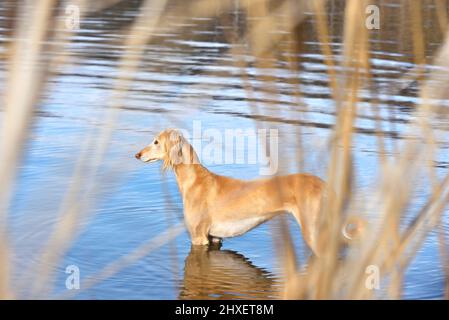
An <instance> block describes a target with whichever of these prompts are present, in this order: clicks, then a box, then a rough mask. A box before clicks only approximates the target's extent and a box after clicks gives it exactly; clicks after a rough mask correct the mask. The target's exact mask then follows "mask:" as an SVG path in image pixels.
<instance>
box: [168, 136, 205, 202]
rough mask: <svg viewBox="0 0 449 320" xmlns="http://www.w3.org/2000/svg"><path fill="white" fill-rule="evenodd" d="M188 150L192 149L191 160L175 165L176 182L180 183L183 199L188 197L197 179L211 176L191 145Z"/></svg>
mask: <svg viewBox="0 0 449 320" xmlns="http://www.w3.org/2000/svg"><path fill="white" fill-rule="evenodd" d="M186 148H189V149H190V151H189V152H190V154H189V159H188V160H187V159H184V160H185V161H182V162H181V163H179V164H174V165H173V171H174V173H175V176H176V182H177V183H178V187H179V190H180V191H181V193H182V195H183V198H184V197H185V196H186V195H187V193H188V192H189V190H190V188H191V187H193V185H194V181H195V180H196V179H197V178H199V177H204V176H206V175H209V174H210V171H209V170H207V168H205V167H204V166H203V165H202V164H201V163H200V161H199V159H198V155H197V154H196V152H195V150H194V149H193V147H192V146H191V145H190V144H189V145H188V146H186Z"/></svg>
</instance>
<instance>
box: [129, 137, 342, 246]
mask: <svg viewBox="0 0 449 320" xmlns="http://www.w3.org/2000/svg"><path fill="white" fill-rule="evenodd" d="M135 156H136V158H137V159H140V160H142V161H144V162H153V161H157V160H162V161H163V167H164V168H165V169H168V168H171V169H173V170H174V172H175V175H176V180H177V182H178V186H179V190H180V192H181V194H182V200H183V204H184V217H185V222H186V225H187V229H188V231H189V233H190V235H191V239H192V244H193V245H207V244H209V241H210V240H212V241H214V242H215V241H220V239H221V238H227V237H234V236H238V235H241V234H244V233H245V232H247V231H249V230H251V229H253V228H254V227H256V226H258V225H260V224H261V223H263V222H265V221H267V220H269V219H271V218H273V217H274V216H276V215H278V214H281V213H284V212H291V213H292V214H293V216H294V217H295V219H296V221H297V222H298V223H299V225H300V226H301V230H302V233H303V238H304V240H305V242H306V243H307V245H308V246H309V247H310V249H312V251H313V252H314V253H315V254H318V253H319V252H320V251H321V250H320V247H319V244H318V229H319V227H320V223H319V219H320V213H321V211H322V210H321V209H322V204H323V200H324V198H325V197H326V196H327V194H328V188H327V187H326V183H325V182H324V181H323V180H321V179H320V178H318V177H316V176H312V175H309V174H291V175H287V176H276V177H272V178H268V179H258V180H252V181H243V180H238V179H234V178H229V177H225V176H220V175H217V174H214V173H212V172H210V171H209V170H207V169H206V168H205V167H204V166H202V165H201V164H200V162H199V160H198V156H197V154H196V153H195V151H194V150H193V147H192V146H191V145H190V144H189V143H188V141H187V140H186V139H185V138H184V137H183V135H182V134H181V133H180V132H179V131H178V130H175V129H167V130H164V131H162V132H161V133H160V134H159V135H157V137H156V138H155V139H154V140H153V142H152V143H151V144H150V145H148V146H147V147H145V148H144V149H142V150H141V151H140V152H138V153H137V154H136V155H135ZM345 236H346V237H348V235H347V234H345Z"/></svg>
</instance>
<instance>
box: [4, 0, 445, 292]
mask: <svg viewBox="0 0 449 320" xmlns="http://www.w3.org/2000/svg"><path fill="white" fill-rule="evenodd" d="M7 5H8V1H7V2H5V3H2V4H0V16H2V18H3V19H5V20H7V19H12V18H11V17H8V16H4V12H6V11H5V8H6V7H7ZM173 5H179V4H177V3H175V4H173ZM2 12H3V13H2ZM136 13H137V2H136V1H131V2H129V4H127V5H126V4H124V5H122V6H120V7H118V8H115V9H114V8H112V9H109V11H108V14H104V15H101V14H100V15H96V16H90V17H87V18H86V20H85V21H83V22H82V27H81V30H80V32H79V33H78V34H76V35H75V39H74V42H73V43H72V44H70V46H71V47H70V49H69V51H70V52H71V56H72V57H73V59H74V60H73V64H71V65H62V66H60V68H59V71H58V74H57V75H55V76H54V77H53V78H52V79H51V84H50V86H49V87H48V90H47V92H46V93H45V96H44V99H43V100H42V102H41V104H40V106H39V111H38V112H37V113H36V116H35V118H34V119H35V121H34V123H33V126H32V130H31V133H30V137H29V141H28V143H27V146H26V150H25V152H24V155H23V161H22V163H21V164H20V167H19V170H18V172H19V177H18V182H17V184H16V187H15V191H14V198H13V201H12V203H11V207H10V216H9V228H10V242H11V246H12V248H13V255H14V275H13V288H14V289H15V290H16V292H17V294H18V295H19V296H23V297H25V298H28V297H32V295H30V291H29V289H30V287H29V286H30V283H32V281H33V279H37V278H39V277H40V274H39V272H38V271H36V269H35V267H36V266H37V265H38V263H40V262H42V261H41V260H40V259H41V257H40V248H42V246H43V245H45V243H46V241H47V240H48V238H49V236H50V234H51V232H52V230H53V227H54V226H55V223H56V222H57V221H58V220H59V219H60V217H59V213H58V212H59V210H60V208H61V202H62V201H63V200H64V196H65V194H66V192H67V190H68V187H69V181H71V179H72V176H73V170H74V167H75V166H76V164H77V161H78V159H79V156H80V155H81V154H82V153H83V148H84V142H86V141H88V140H89V139H90V138H91V137H94V138H96V137H98V135H99V134H100V132H102V130H103V129H104V128H105V126H107V122H106V114H107V105H108V104H107V101H108V99H109V98H110V96H111V91H112V86H113V83H114V76H116V74H117V63H118V62H117V57H118V56H120V53H122V51H123V47H122V46H121V45H120V42H121V40H123V37H124V35H125V33H124V32H123V28H122V27H123V26H122V25H121V24H120V23H119V21H121V20H119V19H118V18H120V17H121V18H123V21H125V22H126V21H131V20H132V19H133V18H134V17H135V16H136ZM333 14H334V15H335V19H336V21H338V19H339V18H341V12H339V11H338V10H337V11H336V12H334V13H333ZM198 18H200V17H195V18H191V19H189V20H188V21H189V24H188V26H186V27H185V28H181V29H179V28H177V29H173V30H159V33H158V35H157V36H156V38H155V40H154V41H153V42H151V43H149V44H148V45H147V46H146V51H145V54H144V58H143V61H142V64H141V66H140V67H139V70H138V72H137V74H136V79H135V82H134V83H133V85H132V88H131V90H129V92H128V94H127V97H126V99H125V100H124V103H123V105H120V106H119V117H118V120H117V122H116V123H115V125H114V130H113V134H112V137H111V139H110V140H109V141H108V144H107V150H106V153H105V156H104V158H103V159H102V161H101V166H100V167H99V169H98V172H96V173H95V174H94V176H95V177H96V183H95V184H94V185H92V186H89V185H85V186H83V188H85V194H83V196H82V199H80V200H91V202H90V206H89V207H88V210H87V215H85V216H83V217H81V218H80V229H79V230H78V232H77V233H76V238H75V239H74V241H73V242H72V244H71V245H70V247H69V248H68V250H67V252H66V253H65V254H64V255H63V257H62V258H61V259H60V260H58V262H57V263H56V267H55V268H54V269H52V271H53V274H52V277H53V278H54V281H53V282H52V283H51V284H50V283H48V284H46V285H48V287H49V290H50V292H51V296H54V297H61V296H62V297H63V296H64V295H65V294H67V290H66V287H65V279H66V277H67V274H66V273H65V269H66V267H67V266H69V265H76V266H78V267H79V269H80V272H81V280H82V281H83V280H86V279H89V278H94V279H95V278H96V277H98V274H99V272H100V271H101V270H102V269H103V268H104V267H105V266H107V265H108V264H110V263H113V262H114V261H116V260H117V259H120V258H121V257H123V256H125V255H127V254H128V253H130V252H132V251H133V250H135V249H136V248H138V247H139V246H141V245H142V244H143V243H146V242H148V241H150V240H151V239H153V238H154V237H156V236H158V235H160V234H162V233H163V232H165V231H167V230H169V228H171V227H172V226H174V225H177V224H179V223H182V221H183V215H182V202H181V198H180V195H179V192H178V189H177V185H176V181H175V179H174V175H173V173H172V172H165V173H164V172H162V171H161V169H160V165H159V164H144V163H141V162H138V161H137V160H136V159H135V158H134V154H135V153H136V152H137V151H139V150H140V149H141V148H142V147H143V146H145V145H146V144H148V143H150V142H151V141H152V139H153V137H154V135H155V134H157V133H158V132H159V131H161V130H163V129H165V128H167V127H179V128H183V129H186V130H188V131H190V132H191V131H192V127H193V124H194V123H195V121H196V122H197V123H198V122H201V126H202V128H203V130H207V129H218V131H219V132H221V133H224V132H225V130H226V129H257V128H267V129H277V130H278V132H279V141H280V145H279V148H280V149H279V155H280V157H279V172H281V173H293V172H297V171H299V170H303V171H307V172H310V173H312V174H315V175H318V176H321V177H323V178H324V177H325V174H326V170H327V161H326V159H328V156H329V153H328V149H327V143H328V139H329V137H330V133H331V129H332V125H333V123H334V122H335V106H334V104H333V102H332V99H331V97H330V91H329V87H328V77H327V74H326V66H325V65H324V64H323V59H322V56H321V54H320V51H319V48H318V44H317V40H316V39H314V38H313V34H308V35H307V39H306V41H305V42H304V48H303V51H298V52H284V53H285V55H288V54H290V55H294V56H297V57H300V58H301V59H302V62H301V63H300V64H299V66H300V69H301V72H300V73H299V74H298V73H296V72H294V71H292V70H291V69H289V67H288V64H287V63H286V62H285V60H284V61H275V62H274V63H273V65H272V68H260V67H258V66H257V65H254V64H251V65H250V66H249V67H248V68H247V69H246V72H247V74H248V77H249V79H250V82H251V84H252V86H253V87H254V90H255V92H254V96H253V97H251V98H249V97H248V95H247V92H246V91H245V89H244V87H243V83H242V79H241V77H240V76H239V75H240V74H241V70H239V68H237V67H236V66H235V65H233V64H232V56H231V53H230V50H229V49H230V44H229V43H228V42H226V39H224V38H223V35H222V32H221V30H222V29H221V28H219V27H220V26H222V25H226V23H229V21H227V22H226V21H223V20H219V19H217V18H206V17H203V18H202V19H198ZM125 22H124V23H125ZM313 23H314V22H313V21H310V22H309V24H310V25H309V27H312V26H313ZM173 24H176V21H173ZM336 29H338V28H337V27H336ZM7 31H8V30H7V29H6V28H3V27H2V29H0V47H1V46H4V45H6V43H7V42H8V39H9V38H10V37H11V35H10V34H8V32H7ZM388 35H389V36H390V37H391V38H392V39H394V41H399V42H400V40H397V39H396V38H395V34H394V30H393V28H392V30H391V31H389V32H387V36H388ZM387 40H388V39H386V40H384V41H383V42H382V41H381V42H380V44H379V46H380V49H379V50H380V51H376V50H374V49H373V52H372V53H373V60H372V63H373V68H374V69H373V72H374V73H375V74H378V75H379V76H378V78H376V81H378V83H379V85H380V86H381V87H382V88H388V86H389V85H391V84H393V83H394V82H395V77H397V76H399V75H400V74H402V73H404V72H406V71H407V70H408V69H409V68H410V67H413V62H412V59H410V56H409V55H407V53H403V52H401V51H400V50H398V49H397V46H395V42H394V41H393V40H391V41H393V42H389V41H387ZM286 41H287V40H286ZM340 41H341V38H339V37H337V36H334V37H333V38H332V43H331V46H332V49H333V50H334V52H335V53H337V54H338V53H339V52H340V51H341V42H340ZM429 41H431V40H429ZM284 44H288V43H284ZM436 45H437V44H435V43H433V42H430V43H429V47H432V46H436ZM279 51H282V47H281V48H279ZM244 58H245V59H246V60H248V61H256V60H257V57H253V56H251V55H250V54H248V55H246V56H244ZM4 73H5V66H4V65H3V64H2V65H1V69H0V76H1V79H3V78H4ZM260 75H265V76H272V77H274V78H275V84H276V88H277V90H278V91H277V92H278V93H277V94H275V95H271V96H269V95H268V94H269V93H267V91H266V83H265V82H264V81H265V80H264V78H263V77H260ZM296 81H300V82H301V86H300V91H301V94H302V96H303V102H304V103H305V104H306V105H307V108H304V107H301V106H298V104H297V102H296V97H295V95H294V93H295V92H296V91H297V89H298V85H297V83H296ZM2 87H4V86H3V85H2ZM382 94H383V95H382V96H381V101H380V106H379V108H380V109H379V110H380V111H379V113H380V116H381V117H382V119H383V121H382V129H383V130H384V131H385V132H386V133H387V139H386V149H387V152H388V153H389V154H390V155H395V154H396V152H397V150H398V146H400V144H401V143H402V135H403V133H404V132H403V131H404V128H405V126H406V122H408V121H410V119H411V118H412V117H413V115H412V113H411V110H410V106H413V105H414V104H415V103H416V101H417V100H416V96H415V95H414V94H413V93H411V94H408V93H405V94H399V93H397V94H395V95H391V94H389V93H388V92H387V91H385V92H383V93H382ZM268 97H269V98H270V99H268ZM251 100H252V101H251ZM252 103H255V104H256V106H257V109H256V110H254V108H253V106H252ZM391 116H394V119H395V121H394V124H393V125H391V122H389V121H387V120H388V118H389V117H391ZM1 117H2V116H1V113H0V119H1ZM356 127H357V128H358V129H357V131H358V133H357V134H356V135H355V141H354V168H355V176H356V177H357V178H356V185H357V188H359V189H360V190H363V189H368V188H370V187H373V185H374V186H375V184H376V183H378V182H377V180H376V177H377V175H378V173H379V155H378V149H377V141H376V137H375V135H374V134H372V132H373V130H374V129H375V122H374V121H373V113H372V112H371V111H370V107H369V105H368V104H367V103H361V104H360V114H359V118H358V120H357V122H356ZM298 128H300V129H301V130H300V133H299V131H298ZM447 138H448V137H447V132H446V131H444V130H441V131H440V132H439V139H440V142H441V143H440V144H439V146H440V149H439V150H438V154H437V155H436V160H437V161H436V163H435V165H436V166H437V173H438V175H440V176H442V175H443V174H445V173H446V172H447V167H448V166H447V163H449V157H448V154H449V153H448V152H447V151H448V150H447V149H448V144H447ZM204 139H205V138H204ZM284 141H285V142H286V143H284ZM299 141H301V147H302V149H301V157H302V159H303V162H302V163H301V162H299V161H292V160H293V159H295V157H296V150H298V143H299ZM94 150H95V145H91V146H90V147H88V149H87V159H89V154H90V153H92V154H93V153H94V152H93V151H94ZM89 168H90V167H89V164H87V165H86V168H85V170H89ZM208 168H209V169H210V170H212V171H213V172H216V173H219V174H224V175H228V176H233V177H238V178H242V179H250V178H255V177H257V176H258V175H259V169H260V167H259V165H254V164H227V165H218V164H208ZM425 195H426V194H425V190H422V191H419V192H418V194H417V195H416V197H415V200H414V202H415V205H418V204H422V203H423V201H424V199H425ZM412 211H413V210H412ZM371 214H372V215H373V216H375V213H371ZM443 220H444V223H443V230H444V232H445V234H446V236H449V228H448V222H449V220H448V216H447V212H446V214H445V216H444V218H443ZM289 221H290V222H291V223H290V229H291V231H292V235H293V238H294V243H295V246H296V249H297V251H298V253H299V258H298V259H299V260H300V261H304V260H305V258H306V257H307V256H308V254H309V252H308V250H307V249H306V248H305V245H304V243H303V241H302V238H301V234H300V232H299V227H298V226H297V225H296V223H295V222H294V220H293V219H290V218H289ZM279 228H280V226H279V221H278V219H275V220H273V221H270V222H268V223H266V224H264V225H261V226H260V227H258V228H256V229H254V230H252V231H251V232H249V233H247V234H245V235H243V236H240V237H237V238H232V239H227V240H225V241H224V243H223V246H222V248H221V250H219V251H214V252H211V253H209V254H208V253H205V252H201V251H200V252H198V251H192V250H191V247H190V239H189V235H188V233H187V232H186V231H182V232H181V233H180V234H179V235H178V236H176V237H175V239H174V240H171V241H169V242H168V243H166V244H163V245H162V246H160V247H158V248H156V249H154V250H151V251H150V252H148V253H146V254H144V256H143V257H142V258H141V259H138V260H137V261H131V262H130V263H128V264H125V265H124V266H123V267H122V268H120V269H119V270H117V272H116V273H114V274H113V275H111V276H110V277H108V278H107V279H104V280H102V281H100V282H99V283H96V284H94V285H93V286H92V287H89V288H86V289H84V288H83V287H82V288H81V290H80V291H79V292H76V294H75V295H74V296H73V297H74V298H89V299H177V298H275V297H278V296H279V291H280V286H281V284H282V281H281V266H280V265H279V264H278V253H279V250H277V248H276V245H275V239H274V238H273V234H276V233H278V231H279V230H280V229H279ZM439 259H440V256H439V252H438V244H437V238H436V234H435V233H432V234H431V235H430V236H429V237H428V238H427V239H426V241H425V243H424V245H423V246H422V248H421V249H420V251H419V253H418V254H417V256H416V258H415V259H414V261H413V262H412V264H411V266H410V268H409V269H408V271H407V273H406V277H405V283H404V298H439V297H442V296H443V292H444V277H443V273H442V270H441V264H440V263H439ZM199 268H203V269H201V270H202V272H198V269H199ZM248 279H251V280H250V281H249V280H248ZM82 283H83V282H82ZM70 293H72V292H70Z"/></svg>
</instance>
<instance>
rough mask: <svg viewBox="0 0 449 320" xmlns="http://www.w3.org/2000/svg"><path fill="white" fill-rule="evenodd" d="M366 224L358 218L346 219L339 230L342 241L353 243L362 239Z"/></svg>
mask: <svg viewBox="0 0 449 320" xmlns="http://www.w3.org/2000/svg"><path fill="white" fill-rule="evenodd" d="M366 224H367V222H366V220H365V219H362V218H360V217H355V216H350V217H348V218H347V219H346V222H345V223H344V224H343V227H342V229H341V233H342V235H343V237H344V239H345V240H346V241H353V240H358V239H360V238H362V237H363V235H364V234H365V229H366Z"/></svg>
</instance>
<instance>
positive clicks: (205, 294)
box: [179, 245, 280, 299]
mask: <svg viewBox="0 0 449 320" xmlns="http://www.w3.org/2000/svg"><path fill="white" fill-rule="evenodd" d="M279 287H280V286H279V283H278V279H276V278H275V277H274V275H273V274H271V273H270V272H268V271H265V270H263V269H261V268H258V267H256V266H254V265H253V264H252V263H251V261H249V260H248V259H247V258H245V257H244V256H243V255H241V254H239V253H237V252H235V251H230V250H220V245H216V246H215V247H210V246H209V248H208V247H207V246H192V248H191V250H190V253H189V255H188V256H187V258H186V260H185V267H184V282H183V285H182V287H181V290H180V293H179V299H233V298H240V299H242V298H243V299H274V298H278V297H279V294H280V293H279V291H278V289H279Z"/></svg>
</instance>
